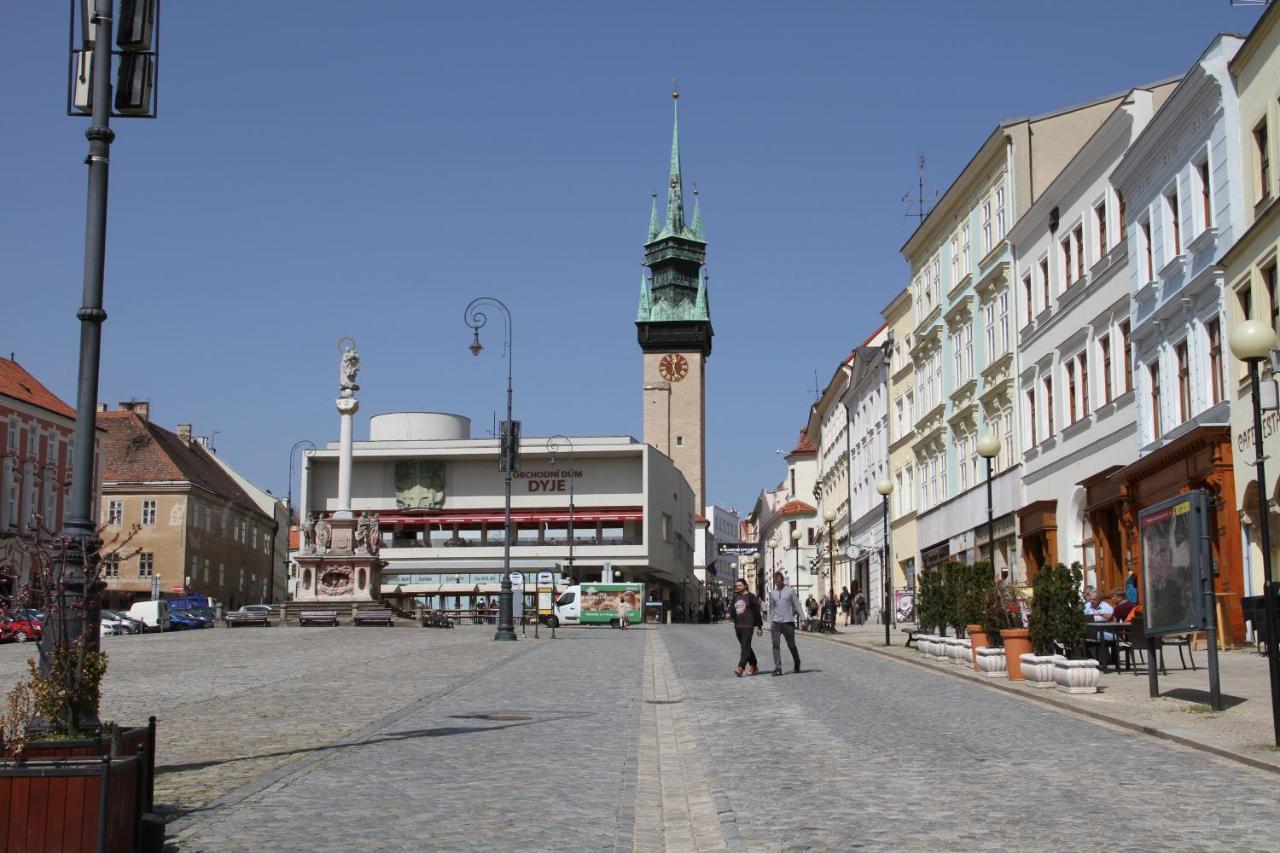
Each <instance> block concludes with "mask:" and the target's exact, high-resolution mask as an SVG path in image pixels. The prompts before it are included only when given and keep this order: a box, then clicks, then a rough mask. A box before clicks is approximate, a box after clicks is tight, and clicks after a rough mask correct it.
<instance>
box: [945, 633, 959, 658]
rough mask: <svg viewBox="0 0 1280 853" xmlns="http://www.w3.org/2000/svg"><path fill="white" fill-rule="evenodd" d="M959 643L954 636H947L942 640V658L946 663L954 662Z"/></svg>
mask: <svg viewBox="0 0 1280 853" xmlns="http://www.w3.org/2000/svg"><path fill="white" fill-rule="evenodd" d="M959 645H960V641H959V640H957V639H956V638H955V637H947V638H946V639H945V640H944V641H943V646H942V660H943V661H945V662H947V663H952V662H954V661H955V659H956V651H957V649H958V648H959Z"/></svg>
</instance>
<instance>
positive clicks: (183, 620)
mask: <svg viewBox="0 0 1280 853" xmlns="http://www.w3.org/2000/svg"><path fill="white" fill-rule="evenodd" d="M205 627H208V626H206V625H205V624H204V623H203V622H202V621H201V620H200V617H198V616H192V615H191V614H190V613H188V612H186V611H185V610H173V611H170V612H169V630H170V631H188V630H192V629H195V628H205Z"/></svg>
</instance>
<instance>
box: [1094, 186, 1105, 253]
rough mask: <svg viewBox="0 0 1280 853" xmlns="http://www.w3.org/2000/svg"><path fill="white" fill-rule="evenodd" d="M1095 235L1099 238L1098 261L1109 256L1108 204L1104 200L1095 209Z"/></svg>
mask: <svg viewBox="0 0 1280 853" xmlns="http://www.w3.org/2000/svg"><path fill="white" fill-rule="evenodd" d="M1093 227H1094V233H1095V234H1096V235H1097V238H1098V259H1099V260H1101V259H1102V258H1103V257H1105V256H1106V254H1107V202H1106V200H1105V199H1104V200H1102V201H1100V202H1098V204H1097V205H1096V206H1095V207H1094V208H1093Z"/></svg>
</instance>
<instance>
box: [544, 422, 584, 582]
mask: <svg viewBox="0 0 1280 853" xmlns="http://www.w3.org/2000/svg"><path fill="white" fill-rule="evenodd" d="M560 442H564V443H565V445H566V446H568V448H569V464H570V465H571V466H572V465H577V464H578V463H577V460H576V459H575V458H574V456H573V442H572V441H570V440H569V438H568V436H563V435H553V436H551V438H548V439H547V452H548V453H550V454H551V464H552V465H554V464H556V454H557V453H559V452H560ZM574 473H575V472H573V471H570V472H569V477H568V480H569V577H570V579H572V578H573V577H574V574H573V477H574Z"/></svg>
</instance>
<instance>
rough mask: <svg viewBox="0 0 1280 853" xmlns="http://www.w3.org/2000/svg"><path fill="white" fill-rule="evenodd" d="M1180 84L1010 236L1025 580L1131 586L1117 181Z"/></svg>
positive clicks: (1132, 113)
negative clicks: (1038, 576)
mask: <svg viewBox="0 0 1280 853" xmlns="http://www.w3.org/2000/svg"><path fill="white" fill-rule="evenodd" d="M1175 84H1176V81H1167V82H1164V83H1161V84H1157V85H1153V86H1152V87H1150V88H1147V89H1134V90H1133V91H1131V92H1129V94H1128V95H1127V96H1125V98H1124V99H1123V100H1122V101H1121V103H1120V104H1119V105H1118V106H1117V107H1116V108H1115V109H1114V110H1113V111H1112V113H1111V115H1110V116H1108V117H1107V119H1106V121H1104V122H1103V124H1102V126H1101V127H1100V128H1099V129H1098V131H1097V132H1096V133H1095V134H1094V135H1093V136H1092V137H1090V139H1089V141H1088V142H1086V143H1085V145H1084V147H1083V148H1081V149H1080V152H1079V153H1078V154H1076V156H1075V157H1073V158H1072V160H1071V162H1070V163H1068V164H1067V166H1066V167H1065V168H1064V169H1063V170H1062V172H1061V173H1060V174H1059V175H1058V176H1057V177H1056V178H1054V180H1053V181H1052V182H1051V183H1050V184H1049V185H1048V186H1047V187H1046V188H1045V190H1044V193H1043V194H1042V195H1041V196H1040V197H1039V198H1038V199H1037V200H1036V201H1035V203H1034V204H1033V205H1032V206H1031V208H1030V210H1028V211H1027V213H1026V214H1025V215H1024V216H1022V217H1021V218H1020V219H1019V220H1018V221H1017V223H1015V225H1014V227H1013V230H1012V231H1010V233H1009V239H1010V242H1011V243H1012V244H1013V246H1014V264H1015V269H1016V277H1017V281H1018V282H1019V286H1018V291H1017V292H1018V293H1019V294H1020V297H1021V298H1020V300H1019V303H1018V304H1019V306H1020V307H1021V308H1022V311H1021V313H1020V314H1019V316H1018V317H1017V318H1016V326H1015V327H1016V328H1018V329H1019V332H1018V353H1017V354H1018V361H1019V364H1020V371H1019V374H1018V393H1019V401H1020V404H1021V407H1022V419H1021V420H1022V429H1023V435H1022V436H1021V440H1020V441H1019V442H1018V445H1019V446H1020V447H1021V450H1022V453H1021V462H1022V482H1023V505H1022V507H1021V508H1020V509H1019V510H1018V530H1019V539H1020V540H1021V556H1022V565H1023V569H1024V571H1025V572H1026V577H1027V578H1028V579H1029V578H1031V577H1032V576H1034V574H1035V572H1036V571H1037V570H1038V569H1039V568H1040V567H1042V566H1044V565H1045V564H1048V563H1063V564H1066V565H1071V564H1072V563H1076V562H1079V563H1080V564H1081V566H1082V567H1083V570H1084V576H1085V583H1086V584H1088V585H1090V586H1099V585H1101V586H1105V587H1106V588H1107V589H1111V588H1114V587H1115V586H1117V585H1120V586H1122V585H1123V580H1124V575H1125V571H1126V569H1125V565H1124V561H1123V559H1122V558H1121V554H1122V548H1121V539H1122V537H1123V536H1124V532H1123V530H1122V526H1121V513H1119V512H1118V507H1117V505H1116V503H1117V501H1118V500H1119V493H1118V490H1116V489H1114V488H1111V487H1109V486H1108V484H1107V479H1106V477H1107V475H1109V474H1111V473H1112V472H1114V471H1115V470H1117V469H1118V468H1120V467H1122V466H1124V465H1128V464H1129V463H1130V462H1133V461H1134V460H1136V459H1137V457H1138V443H1137V437H1136V403H1135V400H1134V397H1135V395H1134V392H1133V374H1132V370H1131V359H1130V356H1129V337H1130V334H1129V313H1130V298H1129V275H1128V266H1127V261H1128V256H1127V248H1126V231H1125V228H1126V226H1125V222H1124V217H1123V215H1122V212H1123V207H1122V202H1121V196H1119V195H1118V194H1117V193H1116V190H1115V188H1114V187H1112V185H1111V173H1112V171H1113V170H1114V169H1115V167H1116V166H1117V164H1118V163H1119V162H1120V160H1121V158H1122V157H1123V156H1124V154H1125V152H1126V151H1127V150H1128V148H1129V145H1130V144H1131V143H1132V142H1133V140H1134V139H1135V138H1136V137H1137V135H1138V134H1139V133H1140V132H1141V131H1142V129H1143V128H1144V127H1145V126H1146V124H1147V122H1148V121H1149V120H1150V119H1151V116H1152V115H1153V114H1154V112H1155V111H1156V110H1157V109H1158V108H1159V107H1160V105H1161V104H1162V103H1164V99H1165V98H1166V97H1167V96H1168V95H1169V93H1170V92H1171V91H1172V90H1173V87H1174V85H1175Z"/></svg>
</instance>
